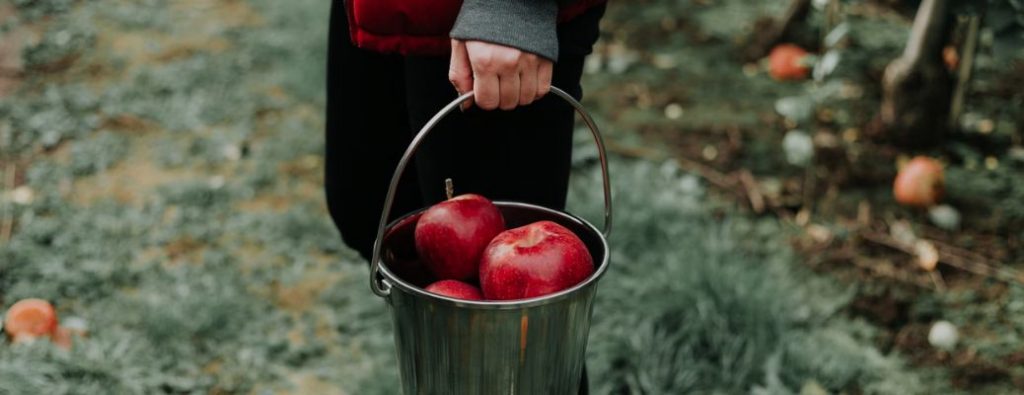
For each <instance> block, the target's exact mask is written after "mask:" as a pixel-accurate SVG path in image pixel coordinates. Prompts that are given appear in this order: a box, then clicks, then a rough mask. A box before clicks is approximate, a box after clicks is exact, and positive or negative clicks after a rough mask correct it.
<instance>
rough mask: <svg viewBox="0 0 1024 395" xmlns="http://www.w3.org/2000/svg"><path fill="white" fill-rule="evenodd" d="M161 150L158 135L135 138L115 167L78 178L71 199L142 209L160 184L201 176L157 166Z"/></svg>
mask: <svg viewBox="0 0 1024 395" xmlns="http://www.w3.org/2000/svg"><path fill="white" fill-rule="evenodd" d="M159 149H160V144H159V143H158V141H157V139H156V136H152V135H148V136H144V137H139V138H137V139H134V140H133V141H132V144H131V147H130V149H129V150H128V152H129V154H128V156H127V157H125V158H124V159H123V160H122V161H120V162H119V163H118V164H116V165H114V167H112V168H110V169H107V170H106V171H103V172H101V173H98V174H95V175H92V176H89V177H83V178H76V179H75V180H74V183H73V186H72V188H71V190H72V192H71V200H72V201H73V202H74V203H76V204H79V205H83V206H89V205H92V204H93V203H95V202H96V201H98V200H101V199H107V198H113V199H114V200H116V201H117V202H119V203H122V204H130V205H134V206H139V205H141V204H142V203H143V202H144V201H145V199H146V198H147V197H148V196H150V195H151V194H152V193H154V191H155V190H156V189H157V188H158V187H160V186H161V185H164V184H167V183H172V182H179V181H185V180H192V179H196V178H197V177H199V176H200V174H198V172H196V171H192V170H190V169H182V168H174V169H170V168H165V167H163V166H161V165H160V164H158V163H155V162H154V161H153V158H154V155H155V153H156V151H157V150H159ZM61 151H64V149H62V150H61ZM58 155H61V154H59V153H58ZM64 155H66V154H64Z"/></svg>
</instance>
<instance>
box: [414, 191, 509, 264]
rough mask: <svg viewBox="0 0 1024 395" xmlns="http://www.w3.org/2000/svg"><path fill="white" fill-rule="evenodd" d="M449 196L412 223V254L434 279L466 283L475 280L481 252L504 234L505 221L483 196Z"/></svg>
mask: <svg viewBox="0 0 1024 395" xmlns="http://www.w3.org/2000/svg"><path fill="white" fill-rule="evenodd" d="M449 192H450V185H449ZM450 196H451V194H450V193H449V199H448V200H445V201H443V202H441V203H438V204H435V205H433V206H432V207H430V208H429V209H427V211H425V212H424V213H423V215H422V216H420V218H419V221H417V222H416V231H415V239H416V241H415V243H416V252H417V253H418V254H419V257H420V259H421V260H422V261H423V264H424V265H426V267H427V269H429V270H430V271H431V273H433V274H434V276H435V277H436V278H438V279H440V280H470V279H473V278H476V276H477V273H478V271H477V267H478V263H479V262H480V256H481V254H482V253H483V251H484V248H486V247H487V244H488V243H490V241H491V239H493V238H494V236H495V235H497V234H498V233H501V231H503V230H505V220H504V218H502V216H501V212H500V211H498V208H497V207H496V206H495V205H494V204H493V203H491V201H490V200H487V198H484V197H483V196H480V195H474V194H467V195H460V196H456V197H454V198H452V197H450Z"/></svg>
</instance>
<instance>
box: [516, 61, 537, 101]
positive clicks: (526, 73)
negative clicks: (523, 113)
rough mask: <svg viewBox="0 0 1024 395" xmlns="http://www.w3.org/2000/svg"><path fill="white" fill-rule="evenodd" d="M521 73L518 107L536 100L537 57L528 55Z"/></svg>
mask: <svg viewBox="0 0 1024 395" xmlns="http://www.w3.org/2000/svg"><path fill="white" fill-rule="evenodd" d="M525 63H526V64H524V65H523V66H524V67H523V68H522V71H520V72H519V105H520V106H525V105H527V104H530V103H533V101H534V100H535V99H536V98H537V73H538V70H537V67H538V64H537V56H536V55H528V56H527V59H526V62H525Z"/></svg>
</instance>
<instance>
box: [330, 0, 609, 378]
mask: <svg viewBox="0 0 1024 395" xmlns="http://www.w3.org/2000/svg"><path fill="white" fill-rule="evenodd" d="M603 14H604V7H603V6H601V7H596V8H594V9H592V10H590V11H588V12H586V13H585V14H583V15H581V16H579V17H576V18H575V19H573V20H572V21H570V22H567V23H564V24H562V25H560V26H559V29H558V40H559V55H558V56H559V60H558V63H556V64H555V67H554V73H553V76H552V85H553V86H556V87H559V88H562V89H564V90H566V91H567V92H569V93H570V94H571V95H573V96H575V97H576V98H579V97H580V96H581V95H582V90H581V87H580V77H581V75H582V72H583V60H584V57H585V56H586V55H587V54H589V53H590V52H591V48H592V46H593V44H594V42H595V41H596V40H597V38H598V22H599V21H600V19H601V16H602V15H603ZM448 62H449V58H448V57H446V56H444V57H412V56H410V57H403V56H398V55H384V54H379V53H376V52H371V51H366V50H362V49H359V48H355V47H354V46H353V45H352V43H351V41H350V40H349V37H348V20H347V17H346V15H345V8H344V7H343V6H342V2H341V1H337V0H336V1H334V3H333V7H332V10H331V27H330V43H329V52H328V63H327V127H326V132H327V136H326V137H327V140H326V143H327V147H326V174H325V179H324V183H325V188H326V193H327V207H328V210H329V211H330V214H331V217H332V219H333V220H334V223H335V225H336V226H337V227H338V230H339V231H340V232H341V236H342V238H343V239H344V241H345V243H346V244H348V245H349V246H350V247H352V248H353V249H355V250H356V251H358V252H359V253H360V254H361V255H362V256H363V257H364V258H366V259H367V260H369V259H370V255H371V254H372V249H373V242H374V240H373V239H374V237H375V236H376V230H377V222H378V221H379V220H380V216H381V212H382V211H383V203H384V196H385V195H386V194H387V187H388V184H389V182H390V181H391V175H392V173H393V172H394V170H395V168H396V167H397V165H398V160H399V158H401V155H402V153H403V152H404V151H405V149H406V148H407V146H408V144H409V142H410V141H411V139H412V136H413V134H414V133H416V132H417V131H419V129H420V128H421V127H422V126H423V124H425V123H426V122H427V120H429V119H430V118H431V117H432V116H433V115H434V114H435V113H436V112H437V111H438V110H440V109H441V107H443V106H444V105H445V104H447V103H448V102H450V101H452V100H453V99H455V97H456V96H457V94H456V92H455V89H454V88H453V87H452V85H451V83H450V82H449V81H448ZM574 117H575V115H574V113H573V110H572V107H570V106H569V105H568V104H566V103H565V102H564V101H562V100H561V99H559V98H557V97H554V96H553V95H548V96H547V97H545V98H543V99H541V100H538V101H536V102H534V103H533V104H531V105H529V106H525V107H521V108H517V109H515V110H513V111H500V110H497V111H481V110H478V109H476V108H473V109H470V110H467V111H466V112H457V113H455V114H451V115H450V116H449V117H448V118H446V119H445V121H443V122H442V123H441V124H439V125H438V127H437V129H436V130H435V131H434V132H433V133H432V134H431V135H430V136H429V137H428V138H427V140H426V141H425V143H424V144H423V145H422V146H421V148H420V150H419V151H418V152H417V153H416V158H415V159H416V160H415V161H414V163H413V165H412V166H410V171H407V172H406V174H405V175H403V177H402V181H401V183H400V185H399V188H398V191H397V192H398V193H397V195H396V199H395V207H394V208H393V209H392V210H391V216H392V219H393V218H397V217H398V216H401V215H403V214H406V213H408V212H411V211H414V210H416V209H419V208H421V207H424V206H427V205H430V204H433V203H436V202H438V201H440V200H442V199H443V198H444V179H445V178H452V180H453V181H454V184H455V191H456V193H457V194H462V193H478V194H481V195H483V196H485V197H487V198H489V199H492V200H511V201H520V202H527V203H533V204H537V205H541V206H546V207H550V208H554V209H558V210H561V209H563V208H564V206H565V197H566V191H567V189H568V180H569V166H570V155H571V152H572V131H573V121H574ZM413 169H414V170H413ZM584 374H585V372H584ZM585 384H586V377H585V376H584V386H583V387H584V388H583V389H582V390H581V393H586V388H585V387H586V385H585Z"/></svg>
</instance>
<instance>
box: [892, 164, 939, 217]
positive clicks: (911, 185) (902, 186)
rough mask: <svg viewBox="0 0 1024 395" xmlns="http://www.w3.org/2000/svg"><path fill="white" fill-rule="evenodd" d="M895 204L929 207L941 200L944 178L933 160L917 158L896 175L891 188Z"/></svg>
mask: <svg viewBox="0 0 1024 395" xmlns="http://www.w3.org/2000/svg"><path fill="white" fill-rule="evenodd" d="M892 191H893V195H894V196H895V197H896V202H898V203H899V204H902V205H904V206H910V207H930V206H933V205H935V204H936V203H938V202H939V200H940V199H942V195H943V192H944V191H945V176H944V175H943V172H942V165H941V164H940V163H939V162H938V161H936V160H935V159H932V158H929V157H926V156H918V157H915V158H914V159H911V160H910V162H907V164H906V165H904V166H903V168H902V169H900V171H899V173H898V174H896V181H894V182H893V186H892Z"/></svg>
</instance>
